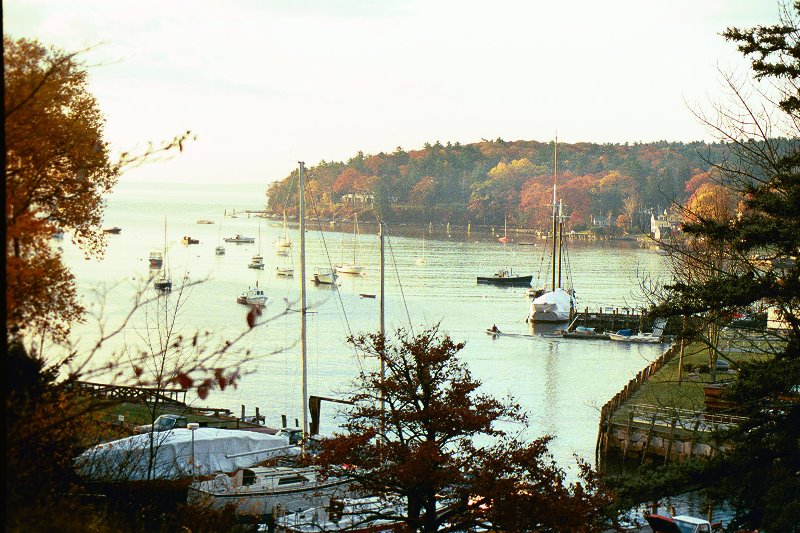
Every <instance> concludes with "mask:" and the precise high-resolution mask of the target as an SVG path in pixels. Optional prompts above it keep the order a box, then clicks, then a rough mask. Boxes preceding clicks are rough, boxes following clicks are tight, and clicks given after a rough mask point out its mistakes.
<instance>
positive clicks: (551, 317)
mask: <svg viewBox="0 0 800 533" xmlns="http://www.w3.org/2000/svg"><path fill="white" fill-rule="evenodd" d="M576 306H577V304H576V303H575V298H574V297H573V296H572V294H570V293H569V292H567V291H565V290H564V289H561V288H557V289H556V290H554V291H550V292H546V293H544V294H542V295H541V296H539V297H537V298H535V299H534V300H533V302H532V303H531V308H530V312H529V313H528V322H529V323H534V324H536V323H540V324H558V323H561V322H568V321H569V319H570V316H571V314H572V313H573V312H574V310H575V308H576Z"/></svg>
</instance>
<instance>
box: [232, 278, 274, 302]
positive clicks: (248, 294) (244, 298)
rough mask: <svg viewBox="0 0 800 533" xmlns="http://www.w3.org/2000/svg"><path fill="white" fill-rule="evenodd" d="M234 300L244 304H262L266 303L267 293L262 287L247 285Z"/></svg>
mask: <svg viewBox="0 0 800 533" xmlns="http://www.w3.org/2000/svg"><path fill="white" fill-rule="evenodd" d="M236 302H237V303H240V304H244V305H258V306H262V307H263V306H264V305H265V304H266V303H267V293H266V291H265V290H264V289H261V288H259V287H258V284H257V283H256V286H255V287H248V288H247V290H246V291H244V292H243V293H242V294H241V295H239V297H238V298H236Z"/></svg>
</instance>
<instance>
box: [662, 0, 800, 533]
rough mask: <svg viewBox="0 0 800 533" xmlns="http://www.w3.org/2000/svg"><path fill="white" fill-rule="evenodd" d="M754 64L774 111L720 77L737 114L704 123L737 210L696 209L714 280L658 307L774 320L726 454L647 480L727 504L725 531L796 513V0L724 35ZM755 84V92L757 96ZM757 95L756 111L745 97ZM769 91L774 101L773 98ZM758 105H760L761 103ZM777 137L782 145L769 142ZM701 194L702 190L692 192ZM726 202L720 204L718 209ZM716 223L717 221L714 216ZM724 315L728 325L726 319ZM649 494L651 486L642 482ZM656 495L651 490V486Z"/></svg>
mask: <svg viewBox="0 0 800 533" xmlns="http://www.w3.org/2000/svg"><path fill="white" fill-rule="evenodd" d="M723 35H724V36H725V38H726V39H728V40H729V41H732V42H735V43H737V44H738V47H739V50H740V51H741V52H742V53H744V54H745V55H746V56H747V57H750V58H751V59H752V65H753V70H754V72H755V77H756V79H757V80H763V81H767V82H769V87H767V88H765V89H764V90H766V91H775V90H777V91H778V98H777V104H778V108H779V109H780V111H781V112H782V114H777V115H776V114H774V113H767V112H758V111H756V110H758V109H769V107H761V106H768V105H769V102H774V101H775V100H773V99H772V98H773V96H770V95H768V94H765V93H760V92H759V91H750V90H746V89H744V88H743V87H741V86H740V85H738V84H737V83H735V81H734V80H733V79H732V78H730V77H728V78H726V81H727V83H728V86H729V88H730V89H731V93H732V95H733V97H734V101H735V102H738V107H737V108H736V109H728V108H720V109H718V113H717V115H718V116H717V117H714V119H713V120H708V119H706V123H707V124H708V125H709V126H711V127H712V128H713V129H714V130H715V131H716V132H717V133H718V134H719V135H720V136H721V137H722V139H724V140H725V146H726V147H727V149H728V153H727V154H724V155H725V157H723V158H722V160H721V161H722V162H721V163H719V164H717V165H715V166H716V170H717V171H718V176H719V177H720V180H721V183H722V184H724V185H725V186H726V187H728V188H729V189H731V190H732V191H733V192H734V193H735V194H736V195H741V197H742V198H743V200H742V202H740V204H739V205H738V208H737V212H736V213H735V215H733V216H724V209H717V208H716V207H714V206H715V205H716V203H717V202H712V207H714V208H712V209H696V210H695V212H694V213H693V220H692V221H689V222H687V223H686V224H684V228H683V229H684V231H685V233H686V234H687V235H688V236H689V237H690V238H692V239H695V240H696V241H698V242H703V243H704V245H705V246H704V248H703V249H708V250H711V251H712V252H711V253H712V254H716V257H717V258H719V254H724V261H723V262H721V263H716V264H717V265H718V266H717V267H716V268H715V270H714V273H713V275H710V276H708V277H705V278H703V279H692V280H681V279H680V278H679V279H678V281H676V282H675V283H673V284H671V285H669V286H667V287H666V293H665V294H664V298H663V300H662V302H661V305H660V306H659V307H658V309H657V311H658V312H659V313H663V314H674V315H678V316H693V317H700V318H701V319H702V318H703V317H714V320H715V321H716V322H717V324H718V326H720V327H722V326H725V325H730V323H731V318H732V317H733V316H735V314H737V313H742V312H750V311H751V310H752V309H753V308H763V307H766V308H770V309H772V310H774V311H775V312H776V313H777V315H778V316H779V317H780V318H781V320H782V325H781V327H780V329H777V330H773V331H770V332H765V335H766V336H765V337H764V338H765V339H769V340H770V341H769V342H767V341H766V340H765V341H763V342H761V343H758V344H757V345H755V346H754V347H753V349H754V350H755V349H758V350H760V351H761V352H762V355H763V357H762V358H761V359H760V360H758V361H755V362H751V363H748V364H743V365H742V366H741V367H740V369H739V372H738V375H737V378H736V380H735V383H734V384H733V386H732V387H731V389H732V390H731V391H730V393H729V395H728V399H730V400H732V401H734V402H735V403H736V404H738V405H739V406H740V408H741V410H742V412H743V413H744V414H745V415H746V416H747V421H746V422H744V423H742V424H740V425H739V427H738V428H736V429H735V430H733V431H732V432H731V433H730V434H728V435H725V437H726V438H727V439H729V442H731V443H732V445H733V447H732V451H730V452H729V453H726V454H724V455H721V456H719V457H717V458H715V459H714V460H712V461H709V462H707V463H705V464H702V465H700V466H699V467H698V468H691V469H686V472H685V473H688V475H680V473H679V474H678V475H675V471H674V470H673V471H672V472H663V473H662V474H661V475H657V476H655V477H653V478H651V481H652V484H651V485H654V486H657V487H659V488H660V489H661V491H662V492H661V494H673V493H676V492H680V491H682V490H686V489H689V488H696V487H697V486H698V485H699V486H704V487H707V488H708V490H709V491H711V492H713V493H715V494H716V495H717V496H718V497H720V498H724V499H726V500H728V501H729V502H730V503H731V504H732V505H733V506H734V508H735V511H736V516H735V520H734V525H736V526H739V527H748V528H764V529H765V530H768V531H797V530H798V529H797V516H798V512H800V499H798V496H797V495H798V494H800V477H798V472H800V401H798V398H800V394H799V391H798V385H800V263H798V257H800V233H799V232H798V231H797V228H798V227H800V150H798V146H797V143H796V142H793V141H791V140H790V139H797V138H800V99H799V98H798V95H799V94H800V93H798V88H799V87H800V39H799V38H798V37H800V2H794V4H793V5H792V6H791V7H789V6H786V7H784V9H783V12H782V17H781V22H780V23H779V24H777V25H774V26H758V27H755V28H748V29H737V28H730V29H728V30H726V31H725V32H724V34H723ZM759 87H760V86H758V85H756V89H758V88H759ZM759 94H761V95H763V96H764V98H763V99H761V101H760V103H757V102H753V101H751V99H750V98H751V95H759ZM772 94H773V95H774V93H772ZM765 102H766V103H765ZM775 130H778V131H782V132H784V134H785V135H786V137H788V139H787V138H781V137H778V138H774V137H771V133H772V132H773V131H775ZM698 190H699V189H698ZM726 205H728V204H727V203H726ZM720 215H723V216H720ZM703 249H694V252H693V253H694V256H693V257H689V258H688V259H690V260H694V261H696V262H697V263H698V264H704V265H710V264H712V261H713V260H714V257H713V256H711V257H709V256H707V255H706V254H705V253H704V252H703V251H702V250H703ZM726 317H727V318H726ZM651 488H652V486H651ZM656 492H658V490H656Z"/></svg>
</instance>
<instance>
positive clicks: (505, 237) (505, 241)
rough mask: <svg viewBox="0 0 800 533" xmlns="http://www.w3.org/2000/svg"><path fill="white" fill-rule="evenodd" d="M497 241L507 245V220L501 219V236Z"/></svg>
mask: <svg viewBox="0 0 800 533" xmlns="http://www.w3.org/2000/svg"><path fill="white" fill-rule="evenodd" d="M497 240H498V241H500V242H501V243H503V244H508V218H504V219H503V236H502V237H500V238H499V239H497Z"/></svg>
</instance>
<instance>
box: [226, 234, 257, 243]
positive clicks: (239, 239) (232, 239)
mask: <svg viewBox="0 0 800 533" xmlns="http://www.w3.org/2000/svg"><path fill="white" fill-rule="evenodd" d="M223 240H224V241H225V242H235V243H239V244H252V243H254V242H256V238H255V237H245V236H244V235H242V234H241V233H237V234H236V236H235V237H225V238H224V239H223Z"/></svg>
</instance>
